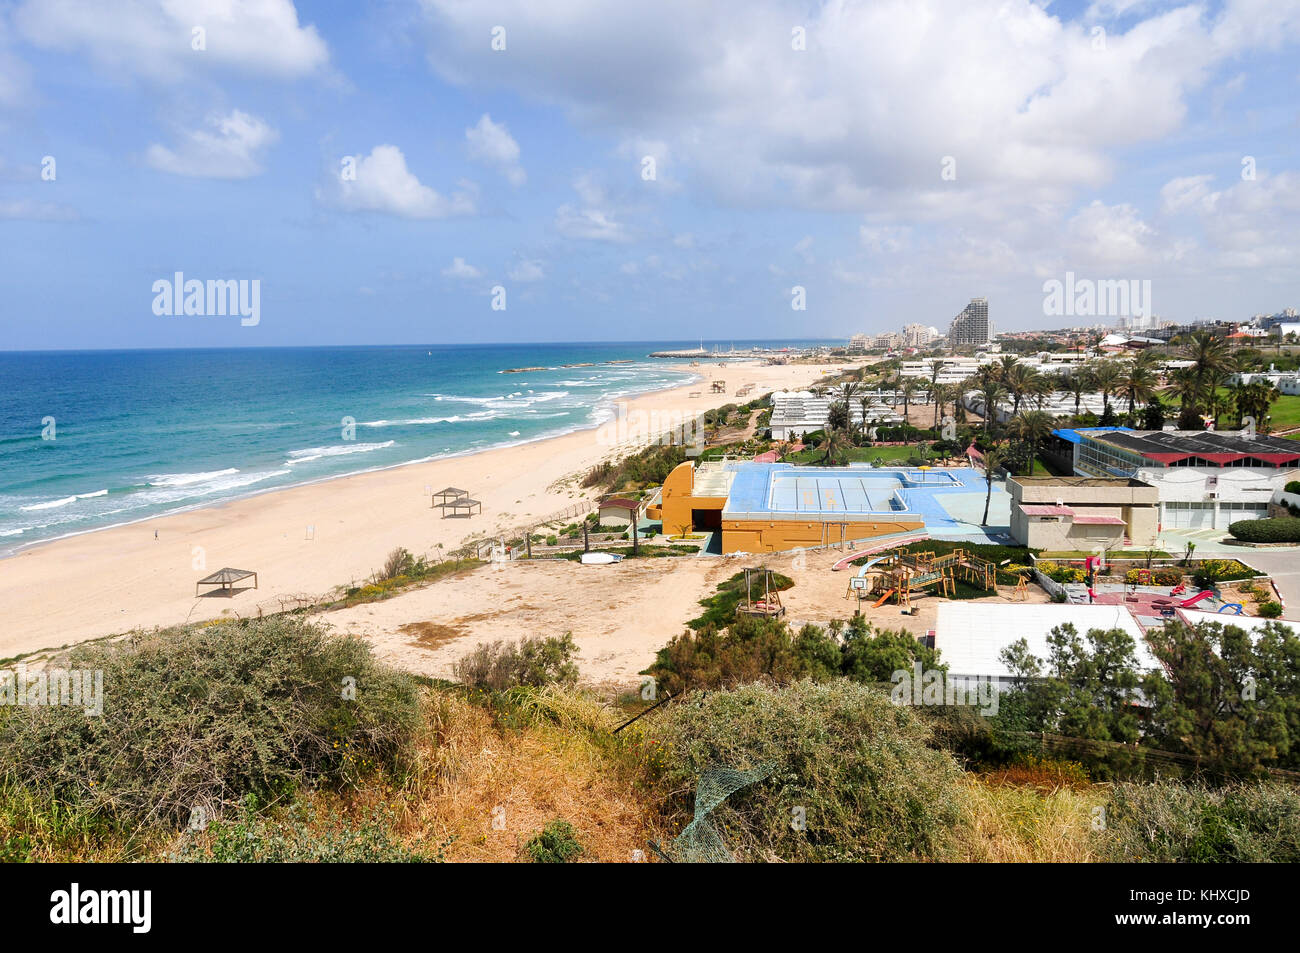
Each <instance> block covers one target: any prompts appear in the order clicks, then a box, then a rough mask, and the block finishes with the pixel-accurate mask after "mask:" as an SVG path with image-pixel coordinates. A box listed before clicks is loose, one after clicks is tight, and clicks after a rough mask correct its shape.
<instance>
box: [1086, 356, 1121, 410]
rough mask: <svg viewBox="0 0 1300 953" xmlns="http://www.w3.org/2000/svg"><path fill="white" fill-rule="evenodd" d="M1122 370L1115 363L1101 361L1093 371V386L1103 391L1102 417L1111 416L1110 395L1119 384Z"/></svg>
mask: <svg viewBox="0 0 1300 953" xmlns="http://www.w3.org/2000/svg"><path fill="white" fill-rule="evenodd" d="M1119 379H1120V368H1119V365H1118V364H1116V363H1115V362H1114V361H1099V362H1098V363H1097V365H1096V367H1094V368H1093V369H1092V385H1093V386H1094V387H1096V388H1097V390H1099V391H1101V413H1102V416H1109V415H1110V395H1111V394H1113V393H1115V388H1116V386H1118V384H1119Z"/></svg>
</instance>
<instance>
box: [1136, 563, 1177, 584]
mask: <svg viewBox="0 0 1300 953" xmlns="http://www.w3.org/2000/svg"><path fill="white" fill-rule="evenodd" d="M1124 581H1125V582H1126V583H1128V584H1129V585H1130V586H1176V585H1178V584H1179V583H1180V582H1182V581H1183V573H1182V570H1180V569H1173V568H1171V567H1167V566H1164V567H1160V568H1157V569H1130V570H1129V571H1128V572H1126V573H1124Z"/></svg>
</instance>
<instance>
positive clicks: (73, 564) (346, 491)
mask: <svg viewBox="0 0 1300 953" xmlns="http://www.w3.org/2000/svg"><path fill="white" fill-rule="evenodd" d="M683 369H685V370H690V371H693V372H694V373H696V374H698V375H700V377H701V378H702V380H700V381H699V382H697V383H694V384H690V385H687V386H684V387H680V388H675V389H672V390H667V391H659V392H656V393H651V394H646V395H643V396H640V397H636V398H633V399H631V400H630V401H628V402H627V405H626V413H627V415H628V417H629V418H630V419H631V420H633V421H637V420H639V421H641V422H642V423H641V426H643V427H644V426H652V425H657V424H658V423H660V422H671V421H673V420H680V419H683V418H690V417H691V416H692V415H695V414H698V413H700V412H701V411H703V410H706V409H708V408H711V407H716V406H721V405H722V404H724V403H729V402H734V403H740V402H743V401H744V400H746V399H752V398H753V397H756V396H760V395H762V394H764V393H767V392H769V391H773V390H783V389H798V388H801V387H805V386H807V385H809V384H812V383H814V382H815V381H816V380H818V379H819V378H821V377H822V376H823V375H824V374H825V373H826V372H828V371H830V370H840V369H842V367H841V366H835V367H831V366H815V365H808V364H797V365H786V366H763V365H760V364H758V363H757V362H746V363H733V364H729V365H728V366H726V367H719V366H718V365H716V364H705V365H701V366H699V367H695V368H683ZM715 376H716V377H719V378H724V379H725V380H726V381H727V385H728V386H727V393H725V394H715V393H712V392H711V390H710V387H709V380H710V379H711V378H713V377H715ZM744 384H753V385H754V387H753V390H752V391H751V392H750V394H749V396H748V397H746V398H737V397H735V396H734V395H735V391H736V390H737V389H738V388H739V387H740V386H742V385H744ZM692 394H696V395H697V396H694V397H692V396H691V395H692ZM639 438H640V434H639V433H638V430H637V427H636V425H635V424H634V425H633V426H632V427H630V428H627V430H626V431H623V430H620V429H618V428H614V427H610V426H605V427H601V428H597V429H592V430H583V431H579V432H576V433H572V434H567V435H565V436H561V437H555V438H551V439H547V440H542V441H537V442H534V443H529V444H525V445H521V446H517V447H507V448H500V449H495V450H487V451H483V452H480V453H474V454H467V455H464V456H459V457H452V458H447V459H442V460H436V461H431V462H427V463H417V464H409V465H406V466H401V467H395V468H392V469H388V470H382V471H376V472H371V473H362V474H357V475H354V476H349V477H342V478H338V479H334V480H329V481H325V482H322V483H318V484H313V485H310V486H301V487H294V488H290V489H284V490H278V491H275V492H270V493H265V494H262V495H260V496H254V497H249V498H246V499H243V500H238V501H234V502H230V503H226V504H222V505H218V506H213V507H209V508H204V509H196V510H191V511H187V512H184V513H177V514H173V515H170V516H163V517H158V518H156V519H151V520H146V521H142V522H139V523H134V524H131V525H129V526H121V527H115V528H111V529H105V530H101V531H98V532H92V533H87V534H84V535H80V536H75V537H71V538H68V539H62V540H55V541H52V542H49V543H44V544H40V545H37V546H34V547H32V548H31V549H28V550H24V551H22V552H20V553H18V554H17V555H15V556H12V557H10V558H8V559H4V560H0V619H3V622H0V658H7V657H12V656H15V655H19V654H24V653H29V652H34V651H38V650H41V649H47V648H57V647H62V646H65V645H70V644H73V643H75V642H79V641H84V640H86V639H91V638H97V637H102V636H106V635H111V634H115V633H121V632H126V631H129V630H131V629H134V628H140V627H144V628H148V627H153V626H165V625H172V624H175V623H179V622H184V621H187V620H189V621H195V620H202V619H208V618H213V617H216V616H220V615H223V614H232V615H233V614H237V615H240V616H248V615H256V614H257V613H258V611H259V608H260V609H261V611H263V612H270V611H275V610H276V609H278V608H280V607H281V605H283V604H286V603H287V602H289V601H291V600H292V599H294V598H295V597H300V596H308V597H314V596H321V595H324V594H326V593H329V592H330V591H332V590H333V589H334V587H335V586H338V585H344V584H349V583H351V582H353V581H358V582H359V581H361V580H363V579H364V578H365V577H367V576H369V575H370V574H371V573H372V572H373V571H374V570H375V569H376V568H378V567H379V566H380V565H381V564H382V562H383V560H384V557H385V555H386V554H387V553H389V552H390V551H391V550H393V549H394V548H396V547H398V546H403V547H406V548H407V549H409V550H410V551H411V552H413V553H417V554H426V555H432V556H437V555H438V554H439V553H440V552H444V551H449V550H451V549H454V548H456V547H458V546H459V545H461V544H462V543H463V542H464V541H465V540H466V538H467V537H470V536H471V535H479V536H490V535H492V534H493V532H494V531H495V530H498V529H505V528H508V527H514V526H518V525H521V524H525V523H528V522H529V521H532V520H535V519H538V518H541V517H546V516H550V515H553V514H555V513H557V512H558V511H560V510H563V509H564V508H565V507H568V506H571V505H572V504H574V503H576V502H578V501H580V500H581V499H583V498H584V496H589V495H590V492H589V491H584V490H582V489H581V487H580V486H579V485H578V482H577V480H576V479H575V478H576V477H578V476H579V475H581V474H582V473H584V472H585V471H586V470H587V469H588V468H589V467H591V466H592V465H594V464H595V463H598V462H599V461H601V460H603V459H606V458H608V457H611V456H615V455H617V454H618V453H620V452H624V451H626V450H627V449H629V448H630V447H631V446H632V445H633V444H634V443H635V442H636V441H637V440H638V439H639ZM448 485H453V486H457V487H462V488H464V489H466V490H469V491H470V492H471V494H472V495H473V496H474V498H475V499H478V500H480V501H481V502H482V504H483V510H482V514H481V515H476V516H474V517H473V518H471V519H441V518H439V511H438V510H436V509H432V508H431V507H430V499H429V495H428V493H427V492H426V487H430V488H432V489H433V490H434V491H437V490H439V489H441V488H443V487H444V486H448ZM309 527H311V529H309ZM155 531H156V538H155ZM439 546H441V547H443V549H442V550H440V549H439ZM701 562H704V561H703V560H701ZM225 566H231V567H237V568H241V569H251V570H254V571H256V572H257V573H258V583H259V588H258V589H256V590H248V591H245V592H241V593H239V594H237V595H236V596H234V597H233V598H224V597H222V598H196V596H195V585H194V584H195V582H196V581H197V580H198V579H200V578H202V577H203V576H205V575H207V574H208V573H210V572H212V571H215V570H216V569H220V568H222V567H225ZM471 592H472V590H471ZM399 598H403V597H399ZM694 598H699V596H695V597H694ZM489 599H490V594H489V593H486V592H485V593H484V595H483V600H484V601H489ZM504 607H505V606H503V605H500V604H498V605H495V606H486V605H485V606H484V607H483V610H482V611H495V610H496V609H501V608H504ZM642 610H644V606H643V607H642ZM335 615H337V614H335ZM363 628H369V627H363ZM359 634H360V633H359ZM510 634H514V633H510ZM655 647H657V646H652V647H650V651H651V652H653V648H655ZM440 661H441V660H440ZM629 664H632V662H631V661H630V660H629ZM621 667H622V666H618V668H621ZM620 674H621V673H620Z"/></svg>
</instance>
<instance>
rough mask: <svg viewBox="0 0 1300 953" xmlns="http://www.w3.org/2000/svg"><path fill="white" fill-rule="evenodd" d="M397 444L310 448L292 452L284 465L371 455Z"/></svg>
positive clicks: (338, 445) (339, 445)
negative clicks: (364, 454)
mask: <svg viewBox="0 0 1300 953" xmlns="http://www.w3.org/2000/svg"><path fill="white" fill-rule="evenodd" d="M396 442H397V441H395V440H385V441H384V442H383V443H345V444H336V445H334V446H331V447H308V448H307V449H305V450H290V451H289V456H288V459H286V460H285V461H284V464H285V466H288V467H292V466H296V465H297V464H299V463H309V462H310V461H312V460H320V459H322V458H323V457H339V456H343V455H344V454H349V453H369V452H370V451H372V450H383V449H385V448H387V447H391V446H393V445H394V444H395V443H396Z"/></svg>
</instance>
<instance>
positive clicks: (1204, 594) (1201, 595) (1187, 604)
mask: <svg viewBox="0 0 1300 953" xmlns="http://www.w3.org/2000/svg"><path fill="white" fill-rule="evenodd" d="M1212 595H1214V593H1213V591H1211V590H1209V589H1204V590H1202V591H1201V592H1198V593H1197V594H1196V595H1194V596H1192V597H1191V598H1190V599H1184V600H1183V601H1182V602H1180V603H1178V604H1179V605H1180V606H1182V607H1183V608H1184V609H1188V608H1191V607H1192V606H1194V605H1196V603H1198V602H1200V601H1201V600H1202V599H1208V598H1209V597H1210V596H1212Z"/></svg>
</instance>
